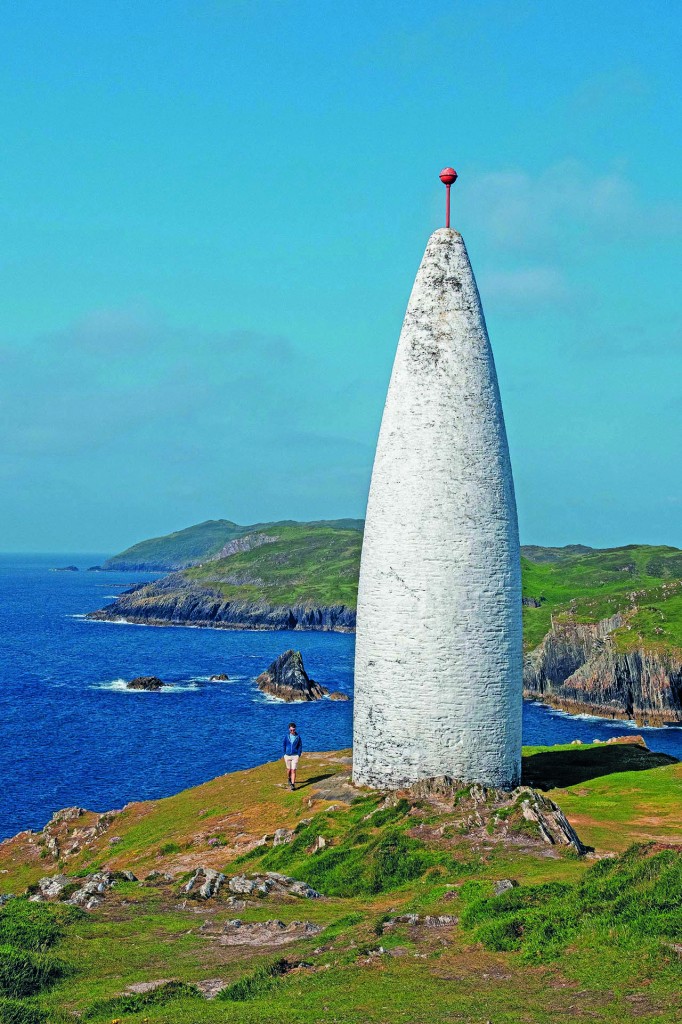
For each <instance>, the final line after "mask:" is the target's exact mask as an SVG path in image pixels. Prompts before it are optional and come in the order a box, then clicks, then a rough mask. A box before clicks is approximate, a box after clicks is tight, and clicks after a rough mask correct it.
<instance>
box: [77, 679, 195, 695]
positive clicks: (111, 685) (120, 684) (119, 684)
mask: <svg viewBox="0 0 682 1024" xmlns="http://www.w3.org/2000/svg"><path fill="white" fill-rule="evenodd" d="M128 682H129V680H128V679H111V680H109V681H108V682H103V683H93V684H92V685H91V686H90V689H91V690H114V691H115V692H116V693H188V692H191V691H194V690H198V689H199V686H198V685H197V683H196V682H194V681H192V680H190V681H189V682H187V683H166V684H165V685H164V686H162V687H161V689H160V690H137V689H136V690H129V689H128Z"/></svg>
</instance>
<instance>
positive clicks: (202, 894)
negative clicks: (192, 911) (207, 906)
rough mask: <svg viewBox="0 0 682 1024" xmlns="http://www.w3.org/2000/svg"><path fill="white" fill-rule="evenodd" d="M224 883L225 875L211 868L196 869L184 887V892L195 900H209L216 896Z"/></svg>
mask: <svg viewBox="0 0 682 1024" xmlns="http://www.w3.org/2000/svg"><path fill="white" fill-rule="evenodd" d="M224 881H225V875H224V874H223V873H222V872H221V871H215V870H214V869H213V868H203V867H201V868H197V869H196V871H195V872H194V874H193V875H192V877H191V878H190V880H189V882H188V883H187V885H186V886H185V892H186V893H187V894H188V895H189V896H194V897H195V898H196V899H202V900H209V899H211V897H212V896H217V895H218V893H219V892H220V888H221V886H222V884H223V882H224Z"/></svg>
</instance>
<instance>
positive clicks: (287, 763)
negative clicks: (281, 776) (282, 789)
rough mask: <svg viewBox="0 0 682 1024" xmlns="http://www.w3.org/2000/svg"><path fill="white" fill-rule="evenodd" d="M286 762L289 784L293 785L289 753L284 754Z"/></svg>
mask: <svg viewBox="0 0 682 1024" xmlns="http://www.w3.org/2000/svg"><path fill="white" fill-rule="evenodd" d="M284 763H285V765H286V766H287V785H288V786H290V785H291V758H290V757H289V756H288V755H287V754H285V755H284Z"/></svg>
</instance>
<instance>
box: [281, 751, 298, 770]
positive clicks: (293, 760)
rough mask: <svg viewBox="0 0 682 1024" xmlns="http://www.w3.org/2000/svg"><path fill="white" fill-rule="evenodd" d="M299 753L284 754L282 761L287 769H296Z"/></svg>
mask: <svg viewBox="0 0 682 1024" xmlns="http://www.w3.org/2000/svg"><path fill="white" fill-rule="evenodd" d="M299 756H300V755H299V754H285V755H284V763H285V765H286V766H287V771H294V772H295V771H296V769H297V768H298V758H299Z"/></svg>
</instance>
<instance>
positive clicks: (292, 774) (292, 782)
mask: <svg viewBox="0 0 682 1024" xmlns="http://www.w3.org/2000/svg"><path fill="white" fill-rule="evenodd" d="M297 767H298V756H297V755H296V754H295V755H294V756H293V757H292V759H291V771H290V772H289V782H290V785H291V788H292V789H293V788H294V786H295V785H296V769H297Z"/></svg>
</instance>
